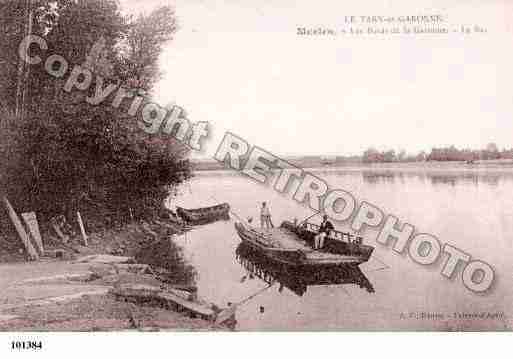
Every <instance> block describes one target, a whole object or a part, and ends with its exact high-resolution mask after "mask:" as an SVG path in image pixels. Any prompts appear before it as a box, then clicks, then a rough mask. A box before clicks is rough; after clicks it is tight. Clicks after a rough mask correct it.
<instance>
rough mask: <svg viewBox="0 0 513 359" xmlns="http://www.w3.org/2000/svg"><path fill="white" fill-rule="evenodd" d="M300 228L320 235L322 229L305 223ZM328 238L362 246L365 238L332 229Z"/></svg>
mask: <svg viewBox="0 0 513 359" xmlns="http://www.w3.org/2000/svg"><path fill="white" fill-rule="evenodd" d="M300 228H302V229H306V230H307V231H310V232H314V233H319V230H320V228H321V227H320V226H319V225H317V224H313V223H309V222H305V223H303V224H302V225H301V226H300ZM328 237H329V238H332V239H334V240H337V241H342V242H347V243H354V244H362V242H363V237H361V236H358V235H355V234H351V233H349V232H341V231H337V230H335V229H332V230H330V231H329V234H328Z"/></svg>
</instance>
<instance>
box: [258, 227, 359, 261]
mask: <svg viewBox="0 0 513 359" xmlns="http://www.w3.org/2000/svg"><path fill="white" fill-rule="evenodd" d="M249 230H250V231H251V232H253V233H255V234H258V235H259V237H260V238H259V239H262V241H263V242H264V243H262V244H264V245H266V246H269V247H274V248H279V249H288V250H301V251H302V252H303V253H304V254H305V255H306V258H307V264H338V263H344V262H347V263H352V262H355V261H358V259H359V257H357V256H350V255H341V254H334V253H328V252H324V251H322V250H315V249H313V248H312V247H310V246H309V245H308V244H307V243H306V241H304V240H302V239H301V238H299V237H298V236H297V235H296V234H294V233H292V232H290V231H289V230H287V229H285V228H273V229H270V230H261V229H257V228H254V227H249Z"/></svg>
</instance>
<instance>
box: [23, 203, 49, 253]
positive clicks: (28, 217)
mask: <svg viewBox="0 0 513 359" xmlns="http://www.w3.org/2000/svg"><path fill="white" fill-rule="evenodd" d="M21 217H23V220H24V221H25V223H26V225H27V227H28V229H29V232H30V234H31V236H32V238H33V239H34V243H35V245H36V250H37V251H38V253H39V255H43V254H44V253H45V250H44V248H43V239H42V238H41V232H40V231H39V223H38V222H37V217H36V214H35V213H34V212H28V213H22V214H21Z"/></svg>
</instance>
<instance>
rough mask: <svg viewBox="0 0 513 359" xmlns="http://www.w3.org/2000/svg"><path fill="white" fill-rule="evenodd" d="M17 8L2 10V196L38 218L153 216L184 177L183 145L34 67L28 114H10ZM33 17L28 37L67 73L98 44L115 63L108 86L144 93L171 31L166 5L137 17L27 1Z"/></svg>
mask: <svg viewBox="0 0 513 359" xmlns="http://www.w3.org/2000/svg"><path fill="white" fill-rule="evenodd" d="M24 4H25V2H18V1H12V0H10V1H6V2H3V3H2V4H1V5H0V14H2V17H1V18H0V28H1V29H6V30H8V31H7V35H8V41H7V42H2V44H1V45H0V46H1V48H0V51H2V52H1V53H2V55H1V56H2V57H1V58H0V62H1V63H2V64H4V63H5V64H7V66H2V67H0V82H1V84H0V93H1V94H2V99H3V100H6V101H5V102H2V103H0V106H1V108H2V109H3V110H2V111H3V113H0V121H1V122H0V124H1V125H2V126H3V127H5V131H4V132H3V133H2V134H1V136H2V139H1V140H2V144H4V145H3V146H2V147H0V156H1V160H0V161H1V163H2V164H1V166H2V168H1V170H2V171H1V173H2V174H3V176H2V177H1V184H2V187H3V190H4V191H5V192H7V194H8V195H9V197H10V198H12V200H13V202H14V203H15V205H16V206H17V207H18V208H19V209H20V210H34V211H37V212H38V215H39V216H41V217H43V218H45V217H46V218H47V217H49V216H52V215H55V214H57V213H65V214H67V215H68V216H71V215H72V214H73V212H74V211H76V210H81V211H82V212H83V213H85V214H86V216H87V217H88V218H89V219H91V218H96V219H97V220H98V221H104V222H106V224H107V225H108V224H111V222H112V221H124V220H127V219H128V218H130V216H134V217H136V218H137V217H147V216H152V215H154V214H155V213H156V211H158V210H159V208H160V206H161V203H162V201H163V200H164V198H165V197H167V196H168V194H169V190H170V188H171V187H172V186H173V185H177V184H179V183H181V182H182V181H184V180H186V179H187V178H189V177H190V176H191V171H190V165H189V162H188V160H187V159H186V155H187V150H186V149H185V147H184V146H183V145H181V144H180V143H178V142H177V141H175V140H173V139H172V138H166V137H164V136H165V135H158V136H157V135H153V136H152V135H148V134H146V133H144V132H143V131H141V130H140V129H139V128H138V127H137V124H136V120H135V119H134V118H131V117H128V116H127V115H126V113H125V112H124V111H123V109H121V108H120V109H115V108H113V107H111V106H109V104H110V101H106V102H105V104H104V105H99V106H91V105H89V104H87V103H85V101H84V98H85V96H87V93H77V92H75V93H71V94H68V93H66V92H64V91H63V86H64V82H65V80H66V78H67V76H65V77H64V79H60V80H57V79H55V78H53V77H51V76H50V75H48V74H47V73H46V72H45V70H44V68H43V67H42V66H32V67H31V69H30V76H29V78H28V80H27V83H26V84H25V86H26V87H27V89H28V96H27V101H26V104H25V105H26V114H25V115H24V116H22V117H16V116H14V115H13V113H14V108H15V100H14V101H13V99H15V98H16V96H17V91H16V87H17V82H18V75H19V74H18V70H17V69H18V58H17V56H18V54H17V49H18V44H19V41H20V40H21V39H22V38H23V35H24V31H25V30H26V29H24V27H23V26H19V24H20V23H23V19H24V18H25V16H26V9H24V8H23V6H24ZM32 11H33V14H34V16H33V19H34V25H33V29H32V32H33V33H34V34H39V35H40V36H44V37H45V39H46V41H47V42H48V45H49V49H48V54H52V53H55V54H60V55H62V56H64V57H65V58H66V59H67V60H68V61H69V63H70V68H71V67H72V64H81V63H83V62H84V61H85V59H86V56H87V54H88V53H89V51H90V50H91V48H92V47H93V44H95V43H96V42H97V41H98V40H99V39H101V38H103V39H105V49H106V54H107V57H108V60H109V61H110V62H111V63H112V64H113V65H114V66H113V69H114V70H113V73H112V76H111V78H110V79H109V81H111V82H114V83H117V84H122V83H126V82H127V81H128V80H130V79H131V78H136V79H138V81H137V82H138V84H139V87H142V88H144V89H145V90H146V91H150V90H151V87H152V85H153V84H154V83H155V82H156V81H157V80H158V77H159V69H158V58H159V54H160V52H161V50H162V47H163V45H164V44H165V43H166V42H167V41H169V40H171V39H172V35H173V33H174V32H175V30H176V19H175V17H174V12H173V11H172V10H171V9H170V8H169V7H162V8H158V9H156V10H155V11H154V12H152V13H151V14H149V15H147V16H140V17H138V18H137V19H135V20H134V19H132V18H128V17H125V16H123V15H121V13H120V11H119V7H118V3H117V1H114V0H89V1H80V0H77V1H72V0H57V1H55V0H54V1H48V0H46V1H43V0H40V1H33V2H32ZM4 14H6V15H5V16H3V15H4ZM7 14H9V15H7ZM69 71H70V70H69ZM69 71H68V75H69ZM91 90H94V83H93V84H92V86H91Z"/></svg>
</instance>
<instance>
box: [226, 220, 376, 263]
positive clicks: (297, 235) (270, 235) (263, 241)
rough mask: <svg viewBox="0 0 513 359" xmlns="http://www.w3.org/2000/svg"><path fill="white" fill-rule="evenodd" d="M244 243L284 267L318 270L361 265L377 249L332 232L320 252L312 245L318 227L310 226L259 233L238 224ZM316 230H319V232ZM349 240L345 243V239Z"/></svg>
mask: <svg viewBox="0 0 513 359" xmlns="http://www.w3.org/2000/svg"><path fill="white" fill-rule="evenodd" d="M235 229H236V230H237V233H238V234H239V236H240V237H241V239H242V241H243V242H244V243H246V244H248V245H249V246H250V247H251V248H252V249H253V250H256V251H258V252H260V253H261V254H263V255H265V256H266V257H267V258H268V259H269V260H271V261H274V262H277V263H281V264H284V265H291V266H301V267H312V266H314V267H318V266H327V265H339V264H352V265H359V264H361V263H363V262H366V261H368V260H369V258H370V256H371V254H372V252H373V250H374V247H372V246H368V245H364V244H362V243H361V239H358V238H356V239H355V240H353V241H351V238H350V237H347V236H344V233H342V232H339V231H331V232H330V235H329V236H328V237H327V238H326V239H325V242H324V247H323V248H322V249H321V250H314V249H313V248H312V246H311V244H312V243H313V238H314V237H315V235H316V234H317V232H318V227H317V228H316V226H315V225H312V224H307V225H304V226H301V227H297V226H295V225H294V224H293V223H291V222H283V223H282V225H281V226H280V228H273V229H272V230H269V231H262V230H258V229H256V228H254V227H251V226H249V225H247V224H242V223H240V222H237V223H235ZM316 229H317V230H316ZM346 238H347V240H344V239H346Z"/></svg>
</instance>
